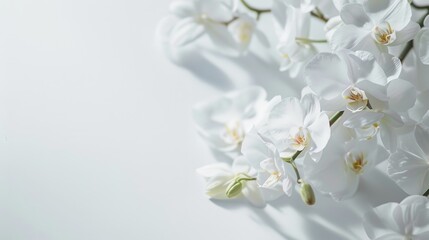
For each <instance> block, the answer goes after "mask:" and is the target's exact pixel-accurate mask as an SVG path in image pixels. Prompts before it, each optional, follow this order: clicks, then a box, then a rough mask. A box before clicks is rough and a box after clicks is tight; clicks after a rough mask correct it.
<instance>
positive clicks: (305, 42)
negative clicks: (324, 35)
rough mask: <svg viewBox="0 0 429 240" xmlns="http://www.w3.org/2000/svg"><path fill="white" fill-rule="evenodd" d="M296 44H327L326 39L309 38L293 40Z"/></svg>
mask: <svg viewBox="0 0 429 240" xmlns="http://www.w3.org/2000/svg"><path fill="white" fill-rule="evenodd" d="M295 40H296V41H297V42H300V43H304V44H309V43H327V42H328V41H327V40H326V39H309V38H303V37H297V38H295Z"/></svg>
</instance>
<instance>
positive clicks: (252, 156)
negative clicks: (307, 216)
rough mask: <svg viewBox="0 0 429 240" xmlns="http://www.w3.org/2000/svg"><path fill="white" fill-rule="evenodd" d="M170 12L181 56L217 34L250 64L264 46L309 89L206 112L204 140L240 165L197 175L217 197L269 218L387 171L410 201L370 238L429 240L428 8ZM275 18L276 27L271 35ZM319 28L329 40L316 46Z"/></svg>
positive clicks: (213, 106) (228, 101)
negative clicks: (271, 206)
mask: <svg viewBox="0 0 429 240" xmlns="http://www.w3.org/2000/svg"><path fill="white" fill-rule="evenodd" d="M170 12H171V15H170V16H168V17H166V18H165V19H163V20H162V22H161V23H160V25H159V32H158V35H159V36H160V39H161V41H162V42H163V44H164V46H165V48H166V49H169V51H170V52H172V51H174V50H175V49H180V48H185V47H187V46H189V45H190V44H194V43H195V42H196V41H198V40H199V39H201V38H203V36H205V35H206V36H208V38H209V39H210V40H211V42H212V43H213V45H212V46H214V47H215V49H219V50H220V51H219V52H221V53H222V54H224V53H226V54H233V55H236V56H241V55H245V54H248V53H249V52H250V51H252V50H250V48H251V46H252V44H253V42H256V41H259V42H260V43H262V44H260V45H261V46H263V47H260V48H258V51H265V52H266V53H268V54H269V55H270V54H271V56H272V57H273V59H275V60H276V64H278V71H285V72H287V73H288V74H289V76H290V77H292V78H297V79H304V80H303V81H305V83H306V87H305V88H303V90H302V94H301V97H300V98H296V97H288V96H275V97H273V98H272V99H271V100H268V99H267V93H266V91H265V90H264V89H263V88H261V87H255V86H252V87H248V88H244V89H240V90H237V91H234V92H230V93H227V94H226V95H224V96H222V97H220V98H217V99H215V100H211V101H208V102H204V103H201V104H198V105H197V106H195V108H194V110H193V116H194V119H195V122H196V125H197V129H198V132H199V133H200V135H201V137H202V139H204V140H205V141H206V142H207V143H208V144H209V145H210V147H211V148H213V149H216V150H218V151H222V152H224V153H225V155H227V156H228V157H230V158H231V164H226V163H217V164H212V165H208V166H204V167H201V168H199V169H197V172H198V174H200V175H201V176H202V177H204V178H205V179H206V181H207V187H206V193H207V194H208V195H209V196H210V197H211V198H215V199H233V198H241V197H244V198H246V199H247V200H248V201H249V202H250V203H251V204H253V205H255V206H257V207H264V206H265V205H266V204H267V203H269V202H270V201H272V200H274V199H277V198H279V197H280V196H282V195H287V196H291V195H292V194H293V193H294V192H295V191H296V192H298V193H299V194H300V196H301V198H302V200H303V201H304V202H305V203H306V204H308V205H313V204H317V200H316V199H317V195H318V194H323V195H327V196H330V197H332V199H333V200H335V201H342V200H344V199H350V198H353V197H354V196H355V193H356V191H357V189H358V186H359V182H360V180H361V179H362V178H366V177H367V176H368V175H370V174H371V173H372V171H371V169H373V168H375V167H376V166H377V165H379V164H380V163H382V162H385V161H387V164H385V166H387V167H386V168H385V169H384V171H385V172H386V174H387V175H388V176H389V177H390V178H391V180H392V181H394V182H396V184H397V185H398V186H399V187H400V188H401V189H403V190H404V191H405V192H406V193H407V194H409V195H410V196H409V197H407V198H406V199H404V200H403V201H402V202H401V203H385V204H383V205H381V206H378V207H376V208H374V209H367V212H366V213H364V212H363V213H362V217H363V223H364V224H363V225H364V229H365V231H366V233H367V235H368V237H369V238H370V239H422V240H424V239H429V201H428V198H427V196H428V195H429V190H428V189H429V112H428V110H429V78H428V75H427V74H426V72H428V71H429V66H428V65H429V28H428V27H427V26H429V17H427V16H428V15H429V3H428V5H427V6H421V5H417V4H415V3H413V2H410V1H408V0H333V1H331V0H302V1H299V0H273V2H272V6H271V7H269V8H257V7H254V6H253V4H249V3H248V2H247V1H245V0H240V1H239V0H237V1H228V0H187V1H186V0H182V1H175V2H173V3H172V4H171V7H170ZM265 17H267V18H268V17H270V18H271V19H272V27H271V28H268V30H267V31H262V30H264V29H263V28H261V27H260V26H259V23H260V22H259V20H260V19H261V18H265ZM320 23H322V24H323V25H324V34H319V36H312V32H311V31H310V26H311V25H314V24H316V25H317V24H318V25H320ZM320 35H323V36H320ZM205 46H206V45H199V46H198V47H199V48H200V49H201V51H204V47H205ZM207 49H208V48H207ZM406 60H407V61H406ZM267 81H269V79H268V80H267ZM380 194H382V193H380Z"/></svg>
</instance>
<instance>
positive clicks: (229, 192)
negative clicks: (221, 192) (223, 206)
mask: <svg viewBox="0 0 429 240" xmlns="http://www.w3.org/2000/svg"><path fill="white" fill-rule="evenodd" d="M242 188H243V184H242V183H241V181H233V182H231V183H230V184H229V185H228V187H227V188H226V196H227V197H228V198H234V197H237V196H238V195H239V194H240V193H241V189H242Z"/></svg>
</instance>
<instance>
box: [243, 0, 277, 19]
mask: <svg viewBox="0 0 429 240" xmlns="http://www.w3.org/2000/svg"><path fill="white" fill-rule="evenodd" d="M240 2H241V3H242V4H243V6H245V7H246V8H247V9H249V10H250V11H252V12H255V13H256V19H259V17H260V15H261V14H263V13H269V12H271V9H259V8H255V7H252V6H251V5H249V4H248V3H247V2H246V1H245V0H240Z"/></svg>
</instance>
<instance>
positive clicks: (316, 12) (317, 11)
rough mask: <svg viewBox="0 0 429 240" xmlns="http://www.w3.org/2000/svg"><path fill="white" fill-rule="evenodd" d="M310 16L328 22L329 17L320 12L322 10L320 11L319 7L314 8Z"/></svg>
mask: <svg viewBox="0 0 429 240" xmlns="http://www.w3.org/2000/svg"><path fill="white" fill-rule="evenodd" d="M310 14H311V16H313V17H315V18H317V19H319V20H321V21H323V22H325V23H326V22H328V20H329V18H327V17H325V15H324V14H323V13H322V11H320V9H319V8H315V9H314V10H313V11H311V13H310Z"/></svg>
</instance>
